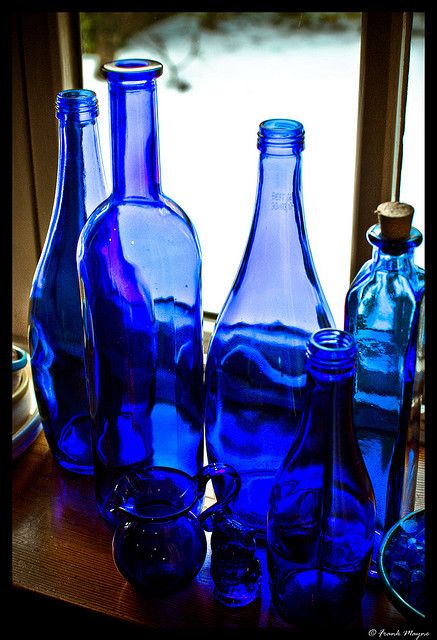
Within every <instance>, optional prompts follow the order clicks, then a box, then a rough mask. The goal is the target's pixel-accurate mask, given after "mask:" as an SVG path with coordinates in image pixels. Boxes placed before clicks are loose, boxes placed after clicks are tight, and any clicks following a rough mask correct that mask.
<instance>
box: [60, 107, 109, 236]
mask: <svg viewBox="0 0 437 640" xmlns="http://www.w3.org/2000/svg"><path fill="white" fill-rule="evenodd" d="M58 118H59V128H58V140H59V154H58V174H57V184H56V195H55V209H56V208H57V209H58V215H59V214H60V212H62V210H63V209H64V205H65V211H66V214H67V215H68V217H69V218H71V217H72V215H71V212H72V211H75V213H76V216H75V217H76V218H78V223H79V225H83V223H84V222H85V220H86V219H87V218H88V217H89V215H90V214H91V213H92V212H93V211H94V209H95V208H96V207H97V206H98V205H99V204H100V203H101V202H102V201H103V200H104V199H105V198H106V197H107V187H106V180H105V175H104V170H103V163H102V158H101V150H100V140H99V135H98V128H97V120H96V115H94V114H93V115H91V114H88V116H83V115H82V116H81V117H80V118H78V117H77V114H74V113H71V114H58ZM78 202H79V203H80V204H81V207H80V210H78V205H77V203H78ZM79 218H80V219H79Z"/></svg>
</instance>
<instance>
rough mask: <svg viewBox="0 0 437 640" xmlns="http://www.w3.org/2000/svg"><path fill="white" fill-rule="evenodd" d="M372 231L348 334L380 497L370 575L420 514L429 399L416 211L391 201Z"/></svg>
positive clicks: (361, 435) (359, 427)
mask: <svg viewBox="0 0 437 640" xmlns="http://www.w3.org/2000/svg"><path fill="white" fill-rule="evenodd" d="M377 213H378V219H379V223H378V224H376V225H374V226H372V227H371V228H370V229H369V230H368V232H367V239H368V241H369V243H370V244H372V245H373V255H372V258H371V260H368V261H367V262H366V263H365V264H364V265H363V266H362V268H361V269H360V271H359V272H358V274H357V275H356V277H355V279H354V281H353V282H352V284H351V286H350V289H349V291H348V293H347V296H346V303H345V329H346V330H348V331H350V332H351V333H352V334H353V335H354V336H355V339H356V341H357V345H358V361H357V370H356V375H355V381H354V402H353V411H354V424H355V429H356V434H357V438H358V442H359V444H360V448H361V451H362V454H363V457H364V461H365V463H366V466H367V469H368V472H369V475H370V479H371V481H372V484H373V488H374V491H375V498H376V532H375V547H374V554H373V560H372V564H371V567H370V576H371V577H374V578H378V570H377V564H376V558H377V553H378V550H379V546H380V543H381V540H382V537H383V535H384V533H385V532H387V531H388V529H390V527H391V526H392V525H393V524H394V523H395V522H396V521H397V520H399V519H400V518H401V517H403V516H404V515H406V514H407V513H408V512H410V511H412V510H413V509H414V498H415V487H416V478H417V467H418V457H419V437H420V410H417V407H418V406H419V405H420V398H421V394H422V393H423V370H422V368H423V356H422V357H421V354H422V352H423V348H424V323H423V320H422V322H421V323H420V322H419V319H420V316H421V314H422V316H423V314H424V300H425V298H424V291H425V273H424V270H423V269H422V268H421V267H418V266H416V265H415V264H414V250H415V248H416V247H417V246H418V245H419V244H420V243H421V242H422V234H421V233H420V232H419V231H418V230H417V229H415V228H414V227H411V222H412V217H413V213H414V209H413V207H411V206H410V205H407V204H404V203H399V202H385V203H382V204H381V205H379V207H378V209H377Z"/></svg>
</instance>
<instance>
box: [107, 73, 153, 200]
mask: <svg viewBox="0 0 437 640" xmlns="http://www.w3.org/2000/svg"><path fill="white" fill-rule="evenodd" d="M109 97H110V112H111V136H112V140H111V144H112V171H113V197H114V198H115V200H116V201H120V200H124V199H127V198H133V197H137V198H138V197H141V198H147V199H157V198H158V196H159V194H160V192H161V187H160V168H159V137H158V118H157V96H156V83H155V81H154V80H152V81H148V82H131V81H126V82H119V81H117V82H111V81H109Z"/></svg>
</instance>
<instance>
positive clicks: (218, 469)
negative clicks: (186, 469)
mask: <svg viewBox="0 0 437 640" xmlns="http://www.w3.org/2000/svg"><path fill="white" fill-rule="evenodd" d="M224 475H227V476H229V477H230V478H231V480H232V484H231V486H230V487H229V488H228V490H227V492H226V493H225V495H224V496H222V497H221V498H220V499H217V502H215V503H214V504H213V505H211V506H210V507H208V508H207V509H205V510H204V511H202V513H201V514H200V515H199V516H198V520H199V522H200V523H201V524H202V526H203V528H204V529H206V530H207V531H211V530H212V528H211V524H210V523H208V519H209V518H210V516H212V515H213V514H214V513H215V512H216V511H219V510H220V509H222V508H223V507H225V506H226V505H227V504H229V502H230V501H231V500H232V498H234V497H235V496H236V495H237V493H238V492H239V491H240V487H241V478H240V476H239V475H238V472H237V471H236V470H235V469H234V467H231V465H229V464H224V463H222V462H212V463H211V464H208V465H206V467H203V469H201V470H200V471H199V473H198V474H197V475H196V476H195V479H196V480H197V483H198V492H199V495H203V494H204V493H205V488H206V485H207V483H208V481H209V480H212V479H214V478H218V477H222V476H224Z"/></svg>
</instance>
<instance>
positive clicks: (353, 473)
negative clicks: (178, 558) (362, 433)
mask: <svg viewBox="0 0 437 640" xmlns="http://www.w3.org/2000/svg"><path fill="white" fill-rule="evenodd" d="M355 360H356V343H355V340H354V338H353V336H352V335H351V334H349V333H347V332H345V331H341V330H339V329H321V330H319V331H317V332H315V333H314V334H313V335H312V337H311V338H310V340H309V341H308V348H307V353H306V362H307V371H308V378H307V391H306V404H305V409H304V411H303V413H302V420H301V422H300V427H299V434H298V436H297V438H296V440H295V442H294V444H293V445H292V447H291V449H290V451H289V452H288V454H287V456H286V458H285V460H284V463H283V465H282V468H281V470H280V472H279V473H278V476H277V478H276V481H275V484H274V486H273V489H272V493H271V496H270V503H269V510H268V525H267V563H268V570H269V576H270V590H271V594H272V601H273V603H274V605H275V607H276V608H277V610H278V612H279V613H280V615H281V616H282V617H284V618H285V619H286V620H288V621H290V622H292V623H294V624H296V625H299V624H312V625H321V626H325V625H328V624H334V625H335V626H336V627H337V626H343V625H348V624H349V623H351V622H352V621H353V619H354V618H355V616H356V615H357V614H358V613H359V607H360V602H361V598H362V596H363V593H364V587H365V584H366V580H367V572H368V568H369V563H370V559H371V554H372V546H373V538H374V527H375V500H374V495H373V490H372V485H371V483H370V480H369V476H368V474H367V471H366V467H365V465H364V461H363V458H362V456H361V453H360V449H359V446H358V443H357V440H356V436H355V432H354V429H353V424H352V385H353V376H354V371H355Z"/></svg>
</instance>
